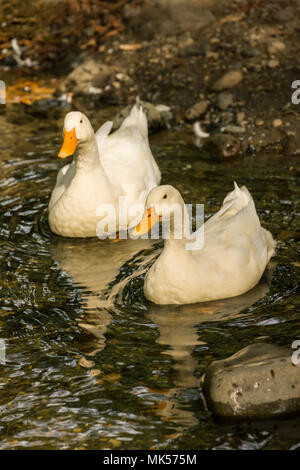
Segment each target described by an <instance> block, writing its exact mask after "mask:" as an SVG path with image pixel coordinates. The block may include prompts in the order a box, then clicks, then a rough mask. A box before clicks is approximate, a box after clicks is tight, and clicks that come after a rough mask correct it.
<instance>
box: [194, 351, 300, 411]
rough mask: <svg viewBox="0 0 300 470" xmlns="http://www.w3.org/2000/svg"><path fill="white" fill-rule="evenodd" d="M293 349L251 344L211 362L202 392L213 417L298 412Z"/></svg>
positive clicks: (299, 370)
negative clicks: (222, 358) (227, 356)
mask: <svg viewBox="0 0 300 470" xmlns="http://www.w3.org/2000/svg"><path fill="white" fill-rule="evenodd" d="M292 353H293V350H292V349H288V348H284V347H282V346H275V345H272V344H267V343H254V344H251V345H249V346H247V347H246V348H244V349H241V350H240V351H238V352H237V353H236V354H234V355H233V356H230V357H229V358H227V359H224V360H222V361H215V362H213V363H212V364H211V365H210V366H209V367H208V369H207V371H206V373H205V376H204V378H203V392H204V396H205V399H206V402H207V405H208V407H209V408H210V409H211V411H212V412H213V413H214V414H215V415H219V416H223V417H228V418H267V417H272V416H279V415H283V414H288V413H292V412H296V411H299V410H300V364H299V365H297V366H296V365H294V364H293V362H292V359H291V358H292Z"/></svg>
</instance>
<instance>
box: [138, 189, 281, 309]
mask: <svg viewBox="0 0 300 470" xmlns="http://www.w3.org/2000/svg"><path fill="white" fill-rule="evenodd" d="M234 187H235V189H234V190H233V191H232V192H230V193H229V194H228V195H227V196H226V198H225V199H224V201H223V205H222V207H221V209H220V210H219V211H218V212H217V213H216V214H215V215H213V216H212V217H211V218H210V219H209V220H208V221H207V222H206V223H205V224H204V243H203V246H202V248H201V249H196V250H193V249H190V248H189V247H188V248H187V245H186V243H187V242H189V243H190V241H189V240H187V239H186V238H185V237H184V236H183V235H182V233H183V230H182V229H181V228H180V239H179V237H178V229H176V230H175V223H174V220H175V216H176V212H177V215H178V210H179V212H180V213H181V214H183V213H184V210H185V208H184V201H183V199H182V197H181V194H180V193H179V192H178V191H177V190H176V189H175V188H174V187H172V186H169V185H166V186H158V187H157V188H154V189H152V191H151V192H150V193H149V195H148V197H147V201H146V209H147V210H146V212H145V215H144V217H143V219H142V221H141V222H140V224H139V225H138V226H137V227H136V229H135V230H134V231H133V234H134V235H136V236H137V235H141V234H143V233H146V232H148V231H149V230H150V228H151V227H152V226H153V225H154V224H155V223H156V222H158V221H159V220H161V219H163V221H164V222H165V221H168V223H169V224H170V237H169V239H166V240H165V244H164V249H163V251H162V253H161V255H160V256H159V258H158V259H157V260H156V262H155V263H154V265H153V266H152V267H151V268H150V270H149V271H148V272H147V274H146V277H145V282H144V292H145V296H146V297H147V298H148V299H149V300H151V301H152V302H154V303H156V304H189V303H195V302H203V301H208V300H215V299H221V298H226V297H234V296H237V295H240V294H243V293H244V292H246V291H248V290H249V289H251V288H252V287H254V286H255V285H256V284H257V283H258V281H259V280H260V278H261V276H262V274H263V272H264V270H265V268H266V266H267V264H268V261H269V259H270V258H271V256H272V255H273V253H274V251H275V245H276V243H275V241H274V240H273V237H272V235H271V233H270V232H268V231H267V230H266V229H264V228H263V227H261V225H260V221H259V218H258V216H257V213H256V210H255V206H254V202H253V199H252V197H251V195H250V193H249V192H248V190H247V188H246V187H245V186H243V187H242V188H239V187H238V185H237V184H236V183H234ZM177 220H178V219H177ZM199 230H201V227H200V228H199V229H198V231H199ZM198 231H197V232H198ZM197 232H195V237H196V235H197ZM175 237H177V238H178V239H176V238H175Z"/></svg>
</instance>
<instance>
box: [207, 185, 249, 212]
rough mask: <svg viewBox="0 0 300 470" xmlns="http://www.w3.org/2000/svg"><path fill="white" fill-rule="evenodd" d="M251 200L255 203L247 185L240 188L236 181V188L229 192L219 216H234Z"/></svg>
mask: <svg viewBox="0 0 300 470" xmlns="http://www.w3.org/2000/svg"><path fill="white" fill-rule="evenodd" d="M251 202H252V203H253V199H252V196H251V194H250V193H249V191H248V189H247V188H246V186H242V187H241V188H239V186H238V185H237V184H236V182H234V190H233V191H231V192H230V193H228V194H227V196H226V197H225V199H224V201H223V204H222V207H221V209H220V210H219V212H217V214H216V215H217V216H218V218H220V217H232V216H233V215H235V214H236V213H237V212H239V211H240V210H241V209H243V207H246V206H247V205H248V204H249V203H251ZM253 204H254V203H253Z"/></svg>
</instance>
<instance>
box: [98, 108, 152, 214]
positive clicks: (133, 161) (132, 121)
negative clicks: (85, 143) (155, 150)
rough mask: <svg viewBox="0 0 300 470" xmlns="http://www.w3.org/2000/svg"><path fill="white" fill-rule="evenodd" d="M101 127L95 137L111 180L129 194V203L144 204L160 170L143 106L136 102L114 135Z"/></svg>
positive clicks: (124, 192)
mask: <svg viewBox="0 0 300 470" xmlns="http://www.w3.org/2000/svg"><path fill="white" fill-rule="evenodd" d="M102 127H103V126H102ZM101 130H102V128H100V129H99V131H98V132H97V134H96V138H97V142H98V146H99V150H100V160H101V163H102V165H103V168H104V171H105V173H106V174H107V176H108V178H109V181H110V182H111V184H112V185H113V187H115V188H116V190H117V192H118V193H119V194H120V195H126V196H127V203H128V205H131V204H135V203H141V204H144V202H145V199H146V196H147V194H148V193H149V191H150V190H151V189H152V188H153V187H155V186H157V185H158V184H159V182H160V171H159V168H158V166H157V164H156V162H155V160H154V158H153V155H152V153H151V149H150V146H149V142H148V126H147V119H146V116H145V114H144V112H143V110H142V109H141V108H140V109H138V108H137V106H134V107H133V109H132V110H131V113H130V115H129V116H128V117H127V118H126V119H125V120H124V121H123V123H122V125H121V127H120V128H119V129H118V130H117V131H116V132H114V133H113V134H111V135H106V136H103V132H102V133H101ZM106 130H108V127H107V129H106ZM108 132H109V131H108Z"/></svg>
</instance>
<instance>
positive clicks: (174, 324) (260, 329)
mask: <svg viewBox="0 0 300 470" xmlns="http://www.w3.org/2000/svg"><path fill="white" fill-rule="evenodd" d="M2 112H3V113H2V114H1V115H0V123H1V131H2V138H1V141H0V188H1V192H0V244H1V250H0V263H1V264H0V266H1V288H0V338H1V339H4V341H5V346H6V363H5V365H0V449H22V448H32V449H150V448H151V449H212V448H233V449H257V448H263V449H274V448H282V449H290V448H296V447H297V446H299V443H300V431H299V420H297V419H293V420H277V421H265V422H256V423H243V424H234V425H233V424H227V425H225V424H221V423H218V422H216V421H215V420H214V419H213V418H212V416H211V414H210V412H209V411H208V410H207V409H206V407H205V403H204V401H203V397H202V394H201V389H200V388H199V382H200V377H201V375H202V373H203V372H204V371H205V369H206V367H207V366H208V365H209V364H210V363H211V361H212V360H216V359H223V358H225V357H227V356H229V355H231V354H233V353H235V352H236V351H237V350H239V349H241V348H242V347H244V346H246V345H248V344H250V343H252V342H254V341H259V340H265V341H268V342H271V343H275V344H280V345H286V346H288V347H290V346H291V344H292V342H293V341H294V340H295V339H297V338H298V339H299V336H300V331H299V330H300V328H299V313H298V312H299V309H298V312H297V305H296V300H297V297H296V294H297V292H296V291H297V271H298V270H299V264H297V253H296V251H297V245H296V241H297V240H296V229H297V219H296V213H297V207H296V206H297V198H298V199H299V194H297V186H296V172H297V165H299V164H298V163H297V160H296V157H286V156H283V155H276V154H269V155H265V156H259V157H256V156H249V155H247V156H245V157H240V158H237V159H234V160H230V161H218V160H216V159H215V158H214V157H213V156H209V155H206V154H204V153H203V152H201V151H200V150H199V149H197V148H196V147H195V146H194V144H193V137H192V135H189V134H184V133H182V131H181V132H180V131H166V132H162V133H159V134H156V135H154V136H152V137H151V146H152V149H153V153H154V155H155V156H156V158H157V161H158V164H159V166H160V168H161V169H162V173H163V181H164V182H168V183H170V184H173V185H174V186H176V187H177V188H178V189H179V190H180V191H181V192H182V194H183V196H184V198H185V201H186V202H187V203H196V202H201V203H204V204H205V215H206V216H207V217H208V216H210V215H211V214H213V213H214V212H215V211H217V210H218V208H219V206H220V204H221V202H222V200H223V198H224V196H225V195H226V193H227V192H229V191H231V190H232V188H233V180H236V181H237V182H238V183H239V184H245V185H246V186H247V187H248V189H249V190H250V191H251V193H252V195H253V197H254V199H255V202H256V206H257V210H258V214H259V216H260V218H261V220H262V223H263V225H264V226H265V227H266V228H268V229H269V230H271V232H272V233H273V235H274V237H275V238H276V239H277V240H278V249H277V253H276V256H275V257H274V259H273V261H272V265H271V267H270V269H269V270H268V271H267V272H266V273H265V276H264V278H263V279H262V281H261V282H260V284H259V285H258V286H257V287H256V288H255V289H253V290H252V291H250V292H249V293H247V294H245V295H243V296H240V297H237V298H235V299H228V300H225V301H219V302H212V303H206V304H197V305H188V306H179V307H172V306H171V307H159V306H156V305H152V304H151V303H150V302H148V301H146V299H145V298H144V295H143V290H142V286H143V277H144V273H145V269H146V268H147V266H149V265H150V263H151V262H152V261H153V258H154V257H155V256H157V255H158V254H159V251H160V249H161V242H159V241H158V242H157V241H156V244H153V242H150V241H147V240H139V241H133V240H124V241H121V242H118V243H113V242H111V241H99V240H89V241H84V240H66V239H62V238H61V237H58V236H55V235H53V234H51V232H50V230H49V227H48V222H47V204H48V201H49V196H50V193H51V190H52V188H53V186H54V184H55V178H56V174H57V171H58V169H59V167H60V166H61V165H62V164H64V163H65V162H62V161H59V159H58V158H57V157H56V155H57V151H58V149H59V145H60V143H61V132H62V123H63V113H61V112H59V113H58V114H57V115H56V114H55V112H52V111H51V112H52V114H51V115H50V118H47V112H45V111H44V110H41V111H39V110H38V111H37V112H34V115H33V111H32V110H31V109H30V108H29V107H28V108H24V107H23V106H22V105H16V106H15V107H10V108H9V107H7V108H6V111H2ZM114 113H115V111H113V112H112V114H111V112H110V111H109V110H108V111H107V112H103V113H102V114H101V113H95V112H90V116H91V117H94V118H96V119H94V121H93V123H94V124H98V126H99V125H100V124H101V121H102V120H103V119H104V118H106V117H112V115H113V114H114ZM298 226H299V221H298ZM298 259H299V258H298ZM291 352H292V350H291Z"/></svg>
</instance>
